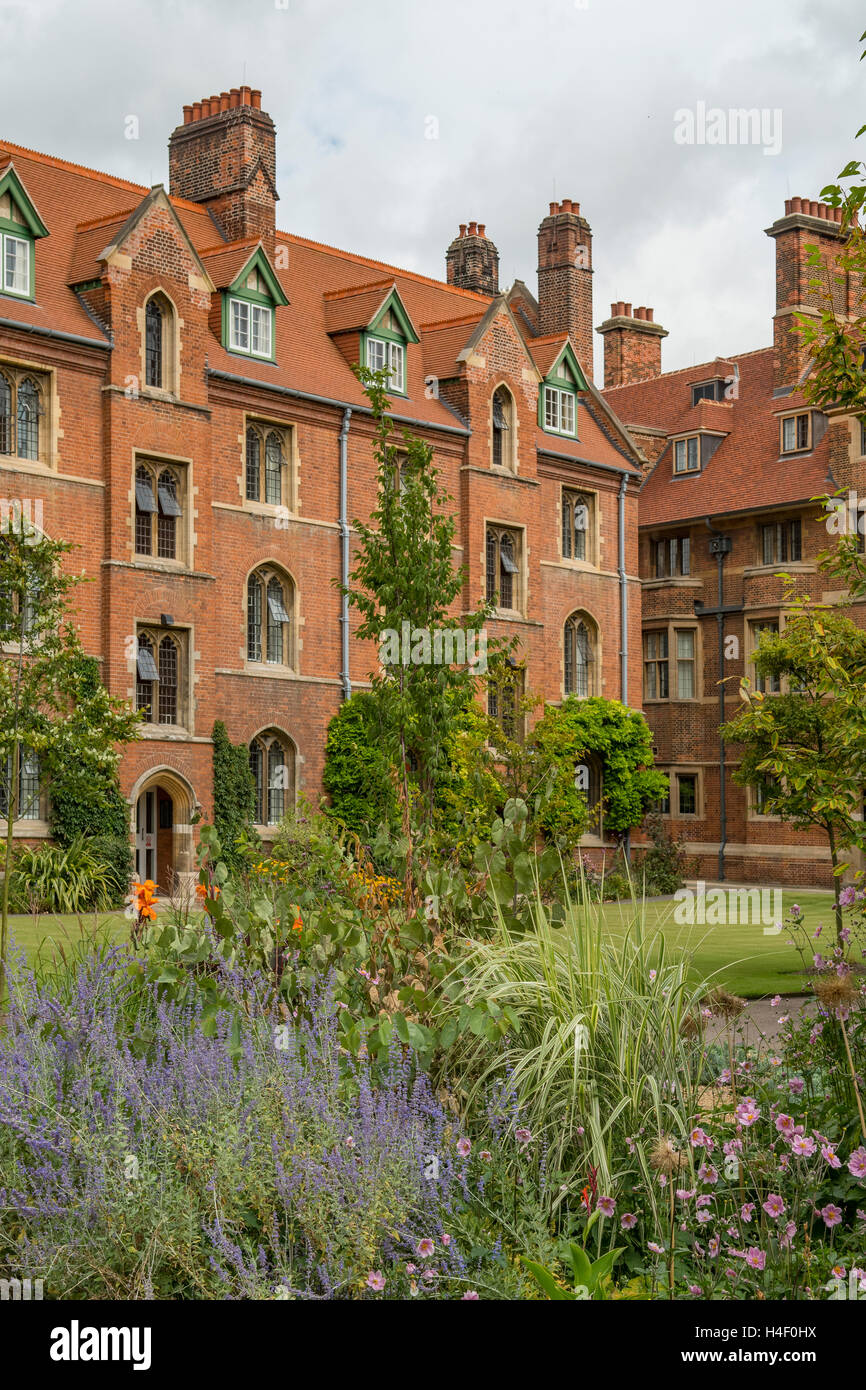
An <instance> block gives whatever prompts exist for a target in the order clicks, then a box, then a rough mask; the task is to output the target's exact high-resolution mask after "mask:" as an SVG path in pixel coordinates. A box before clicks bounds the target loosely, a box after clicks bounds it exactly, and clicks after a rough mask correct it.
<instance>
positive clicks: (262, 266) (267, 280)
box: [227, 243, 289, 308]
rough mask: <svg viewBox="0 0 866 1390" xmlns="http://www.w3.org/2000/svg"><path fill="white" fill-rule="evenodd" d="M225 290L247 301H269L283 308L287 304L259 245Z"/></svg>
mask: <svg viewBox="0 0 866 1390" xmlns="http://www.w3.org/2000/svg"><path fill="white" fill-rule="evenodd" d="M227 288H228V291H229V293H230V294H239V295H243V296H244V297H245V298H249V299H259V298H261V299H270V301H271V303H273V304H278V305H280V306H281V307H283V308H284V307H285V306H286V305H287V304H288V302H289V300H288V296H287V295H286V293H285V290H284V289H283V287H282V285H281V284H280V282H279V280H278V279H277V276H276V272H275V271H274V269H273V267H272V266H271V263H270V261H269V260H268V258H267V255H266V254H265V249H264V247H263V246H262V245H261V243H260V244H259V245H258V246H257V247H256V249H255V251H254V252H253V254H252V255H251V256H250V257H248V259H247V260H246V261H245V262H244V264H243V266H242V267H241V269H240V271H239V272H238V274H237V275H236V276H235V278H234V280H233V281H232V283H231V284H230V285H229V286H228V287H227Z"/></svg>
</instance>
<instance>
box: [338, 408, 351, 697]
mask: <svg viewBox="0 0 866 1390" xmlns="http://www.w3.org/2000/svg"><path fill="white" fill-rule="evenodd" d="M351 419H352V407H351V406H348V405H347V406H346V408H345V410H344V411H343V424H342V426H341V429H340V688H341V690H342V692H343V699H344V700H348V699H349V697H350V695H351V694H352V681H351V679H350V677H349V516H348V510H349V504H348V471H349V470H348V446H349V424H350V421H351Z"/></svg>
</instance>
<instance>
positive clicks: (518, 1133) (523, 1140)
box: [514, 1125, 532, 1148]
mask: <svg viewBox="0 0 866 1390" xmlns="http://www.w3.org/2000/svg"><path fill="white" fill-rule="evenodd" d="M514 1137H515V1139H516V1140H517V1142H518V1144H520V1146H521V1148H525V1147H526V1145H527V1144H530V1143H531V1142H532V1131H531V1130H528V1129H527V1128H526V1126H525V1125H523V1126H521V1128H520V1129H516V1130H515V1131H514Z"/></svg>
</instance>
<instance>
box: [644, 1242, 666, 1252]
mask: <svg viewBox="0 0 866 1390" xmlns="http://www.w3.org/2000/svg"><path fill="white" fill-rule="evenodd" d="M647 1250H651V1251H652V1252H653V1254H654V1255H663V1254H664V1253H665V1248H664V1246H663V1245H656V1243H655V1241H654V1240H650V1241H648V1242H647Z"/></svg>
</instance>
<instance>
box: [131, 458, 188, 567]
mask: <svg viewBox="0 0 866 1390" xmlns="http://www.w3.org/2000/svg"><path fill="white" fill-rule="evenodd" d="M183 491H184V471H183V468H182V467H181V466H180V465H178V466H177V467H173V468H161V467H160V466H159V465H158V464H151V463H144V462H141V463H138V464H137V465H136V469H135V553H136V555H156V556H158V557H159V559H161V560H181V559H183V554H182V549H183V546H182V539H183V533H182V531H181V530H180V528H179V527H178V524H177V523H178V520H179V518H181V517H182V516H183Z"/></svg>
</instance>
